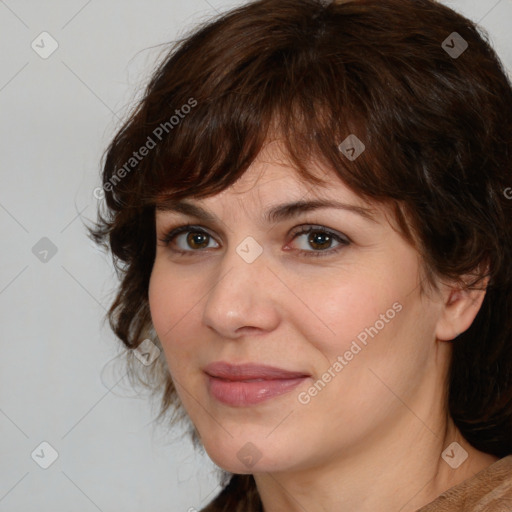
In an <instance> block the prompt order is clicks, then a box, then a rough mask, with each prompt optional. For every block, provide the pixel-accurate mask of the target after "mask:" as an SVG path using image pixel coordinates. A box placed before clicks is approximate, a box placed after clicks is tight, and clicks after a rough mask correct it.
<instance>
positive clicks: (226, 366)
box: [203, 361, 309, 381]
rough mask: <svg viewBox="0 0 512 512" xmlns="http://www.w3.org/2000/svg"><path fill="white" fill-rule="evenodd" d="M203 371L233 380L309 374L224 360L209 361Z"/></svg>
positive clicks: (292, 376)
mask: <svg viewBox="0 0 512 512" xmlns="http://www.w3.org/2000/svg"><path fill="white" fill-rule="evenodd" d="M203 371H204V372H205V373H207V374H208V375H210V376H211V377H217V378H220V379H226V380H233V381H241V380H251V379H264V380H275V379H296V378H299V377H309V375H308V374H306V373H304V372H295V371H290V370H284V369H282V368H276V367H275V366H269V365H265V364H254V363H245V364H231V363H226V362H224V361H217V362H215V363H210V364H209V365H207V366H205V367H204V368H203Z"/></svg>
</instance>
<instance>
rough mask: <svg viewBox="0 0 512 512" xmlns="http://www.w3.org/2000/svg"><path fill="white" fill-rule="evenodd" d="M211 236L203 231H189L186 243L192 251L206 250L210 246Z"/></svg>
mask: <svg viewBox="0 0 512 512" xmlns="http://www.w3.org/2000/svg"><path fill="white" fill-rule="evenodd" d="M209 237H210V235H208V234H207V233H203V232H202V231H189V232H188V234H187V237H186V243H187V244H188V246H189V247H190V248H191V249H204V248H205V247H207V246H208V239H209Z"/></svg>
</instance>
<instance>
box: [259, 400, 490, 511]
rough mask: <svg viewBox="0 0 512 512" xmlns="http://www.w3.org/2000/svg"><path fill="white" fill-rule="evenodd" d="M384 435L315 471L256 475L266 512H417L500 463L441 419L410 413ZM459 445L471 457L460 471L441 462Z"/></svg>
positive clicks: (452, 425)
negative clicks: (432, 420)
mask: <svg viewBox="0 0 512 512" xmlns="http://www.w3.org/2000/svg"><path fill="white" fill-rule="evenodd" d="M423 417H429V418H432V416H431V415H428V414H427V415H425V416H423ZM385 432H386V431H382V432H381V431H379V434H378V436H375V439H366V440H365V443H364V446H362V447H359V448H358V449H351V450H350V451H347V452H344V453H343V454H340V453H337V454H333V455H332V456H331V457H330V458H329V460H326V459H325V458H324V459H322V462H321V463H318V465H316V466H315V467H312V466H310V467H308V468H301V470H297V471H292V472H288V471H287V472H274V473H261V474H255V475H254V478H255V481H256V485H257V488H258V492H259V494H260V497H261V500H262V503H263V510H264V512H304V511H306V510H307V511H308V512H327V511H332V510H337V511H340V512H344V511H353V510H357V511H358V512H374V511H375V510H379V511H382V512H388V511H389V512H391V511H393V512H396V511H397V510H399V511H400V512H414V511H416V510H418V509H419V508H421V507H422V506H424V505H426V504H428V503H430V502H431V501H433V500H434V499H435V498H436V497H437V496H439V494H441V493H443V492H445V491H446V490H448V489H449V488H450V487H453V486H455V485H457V484H459V483H461V482H463V481H464V480H466V479H467V478H470V477H472V476H474V475H475V474H476V473H477V472H478V471H481V470H482V469H484V468H485V467H487V466H489V465H490V464H492V463H493V462H495V461H496V460H497V457H494V456H491V455H488V454H485V453H483V452H480V451H478V450H476V449H475V448H473V447H471V446H470V445H469V444H468V443H467V441H465V439H464V438H463V437H462V435H461V434H460V432H459V431H458V429H457V428H456V427H455V425H454V424H453V422H452V421H451V419H449V418H446V417H444V415H443V414H442V413H440V414H438V417H437V421H436V422H435V424H434V425H429V426H427V425H425V424H424V423H423V422H422V421H421V420H418V417H417V416H415V415H413V414H412V413H411V411H410V410H405V411H404V415H403V416H402V417H401V418H400V420H399V421H398V422H397V421H395V423H394V429H393V430H392V431H390V430H388V431H387V433H385ZM396 433H399V435H396ZM454 441H456V442H457V443H458V444H459V445H461V446H462V447H463V448H464V450H465V451H466V452H468V458H467V459H466V461H465V462H463V463H462V464H461V465H460V466H459V467H458V468H457V469H454V468H452V467H451V466H450V465H449V464H448V463H447V462H445V460H444V459H443V458H442V457H441V453H442V452H443V451H444V450H445V448H447V447H448V446H449V445H450V444H451V443H452V442H454ZM449 455H452V454H451V453H450V454H449ZM454 455H456V454H454Z"/></svg>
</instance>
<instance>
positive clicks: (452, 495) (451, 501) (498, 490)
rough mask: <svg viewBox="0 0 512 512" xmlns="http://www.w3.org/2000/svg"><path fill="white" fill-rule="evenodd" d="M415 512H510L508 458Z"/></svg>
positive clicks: (511, 467) (510, 468) (510, 464)
mask: <svg viewBox="0 0 512 512" xmlns="http://www.w3.org/2000/svg"><path fill="white" fill-rule="evenodd" d="M417 512H512V455H509V456H508V457H504V458H503V459H500V460H498V461H496V462H495V463H494V464H491V465H490V466H488V467H487V468H485V469H484V470H482V471H480V472H479V473H477V474H476V475H475V476H474V477H472V478H469V479H467V480H465V481H464V482H462V483H461V484H459V485H456V486H455V487H452V488H451V489H448V490H447V491H446V492H444V493H443V494H441V495H440V496H438V497H437V498H436V499H435V500H434V501H432V502H431V503H429V504H428V505H425V506H424V507H421V508H420V509H419V510H418V511H417Z"/></svg>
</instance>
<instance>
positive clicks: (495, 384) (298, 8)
mask: <svg viewBox="0 0 512 512" xmlns="http://www.w3.org/2000/svg"><path fill="white" fill-rule="evenodd" d="M454 32H456V33H457V35H455V34H453V33H454ZM464 42H465V43H467V48H465V46H464ZM464 48H465V49H464ZM461 50H463V51H461ZM457 53H458V54H457ZM185 106H188V107H187V108H185ZM172 116H174V119H173V118H172ZM350 134H355V135H356V136H357V138H359V139H360V140H361V141H363V143H364V145H365V148H366V149H365V150H364V152H363V153H362V154H361V155H360V156H359V157H358V158H356V159H355V160H351V159H349V158H347V157H346V155H344V154H343V153H342V152H341V151H340V149H339V147H338V145H339V144H340V143H341V142H342V141H344V140H345V139H346V137H347V136H348V135H350ZM274 136H275V137H279V138H280V139H282V140H283V142H284V143H285V145H286V149H287V151H288V153H289V156H290V158H291V161H292V162H294V164H295V165H296V168H297V171H298V173H299V175H300V177H301V178H303V179H304V180H306V181H307V182H310V183H312V184H315V183H319V181H318V178H316V177H314V176H313V175H312V174H311V173H310V172H308V170H307V166H308V163H310V162H311V161H312V160H314V159H316V160H317V161H320V162H322V163H324V164H326V165H327V166H328V167H329V168H331V169H333V170H334V171H336V173H337V174H338V176H339V178H340V179H341V180H342V181H343V182H344V183H345V184H346V185H347V186H349V187H350V188H351V189H352V190H353V191H355V192H356V193H357V194H359V195H360V196H361V197H363V198H366V199H368V200H371V201H377V202H387V203H390V204H392V205H393V206H394V210H395V212H396V215H397V218H398V220H399V222H400V225H401V227H402V229H403V231H404V234H405V235H406V236H407V237H408V238H409V239H410V240H411V241H414V242H415V245H416V246H417V248H418V251H419V252H420V254H421V255H422V258H423V261H424V266H425V269H426V270H427V275H429V276H430V277H432V276H441V277H444V278H450V279H461V278H462V276H465V275H468V274H471V273H474V274H475V276H476V278H475V280H474V282H472V283H466V284H467V285H468V286H477V285H478V283H479V282H480V281H481V278H482V277H488V278H489V282H488V285H487V292H486V295H485V299H484V301H483V304H482V307H481V309H480V311H479V313H478V315H477V317H476V318H475V320H474V322H473V324H472V325H471V327H470V328H469V329H468V330H467V331H466V332H464V333H463V334H461V335H460V336H459V337H458V338H457V340H456V341H455V342H454V344H453V348H454V350H453V358H452V366H451V370H450V385H449V390H448V393H449V401H448V405H449V412H450V415H451V416H452V418H453V419H454V421H455V424H456V425H457V426H458V427H459V429H460V430H461V432H462V434H463V435H464V437H465V438H466V439H467V440H468V441H469V442H470V443H471V444H472V445H473V446H475V447H476V448H477V449H480V450H482V451H484V452H487V453H492V454H495V455H498V456H505V455H507V454H510V453H511V452H512V314H511V305H512V266H511V265H510V262H511V261H512V222H511V219H512V216H511V208H512V201H511V200H510V199H507V197H505V196H506V194H504V192H505V191H506V190H507V189H508V187H512V173H511V164H512V87H511V84H510V82H509V80H508V79H507V76H506V74H505V72H504V70H503V68H502V65H501V63H500V61H499V59H498V57H497V56H496V54H495V52H494V51H493V49H492V48H491V46H490V44H489V42H488V38H487V36H486V34H485V32H484V31H483V30H482V29H481V28H479V27H477V26H476V25H475V24H474V23H473V22H471V21H470V20H468V19H466V18H464V17H463V16H461V15H459V14H457V13H455V12H454V11H452V10H451V9H449V8H448V7H446V6H444V5H442V4H439V3H437V2H435V1H432V0H415V1H411V0H385V1H383V0H360V1H347V2H331V3H329V2H326V1H320V0H259V1H255V2H251V3H248V4H247V5H244V6H242V7H240V8H237V9H235V10H233V11H231V12H228V13H227V14H224V15H222V16H220V17H218V18H217V19H216V20H214V21H212V22H209V23H207V24H205V25H204V26H202V27H201V28H200V29H197V30H196V31H194V33H192V34H190V35H188V36H187V37H185V38H184V39H183V40H181V41H179V42H178V43H177V44H175V45H174V46H173V47H172V49H171V50H170V53H169V54H168V55H167V56H166V58H165V60H164V61H163V62H162V64H161V65H160V66H159V68H158V69H157V70H156V72H155V74H154V76H153V77H152V79H151V81H150V83H149V85H148V87H147V89H146V91H145V95H144V97H143V99H142V100H141V102H140V104H139V105H138V107H137V109H136V111H135V112H134V113H133V114H132V115H131V116H130V118H129V119H128V121H127V122H126V123H125V125H124V126H123V127H122V129H121V130H120V131H119V132H118V133H117V135H116V136H115V138H114V139H113V141H112V143H111V144H110V146H109V148H108V150H107V151H106V157H105V160H104V167H103V184H104V188H105V203H106V204H105V211H103V212H100V217H99V221H98V223H97V224H96V226H95V227H94V229H92V230H91V233H92V235H93V237H94V239H95V240H96V241H97V242H98V243H103V244H104V245H105V246H107V247H108V248H109V249H110V250H111V251H112V254H113V258H114V261H115V265H116V268H117V269H118V271H119V275H120V277H121V284H120V287H119V290H118V294H117V297H116V299H115V302H114V303H113V305H112V307H111V309H110V312H109V319H110V323H111V326H112V328H113V330H114V331H115V333H116V334H117V336H118V337H119V338H120V339H121V340H122V342H123V343H124V345H125V346H126V347H128V348H134V347H137V346H138V344H139V343H140V342H141V341H142V340H143V339H144V338H147V337H151V339H152V341H153V342H154V343H156V344H158V343H159V342H158V339H157V337H156V336H155V333H154V332H153V330H152V326H151V318H150V313H149V306H148V283H149V278H150V273H151V270H152V265H153V260H154V257H155V226H154V223H155V219H154V212H155V205H156V204H158V201H159V199H161V197H162V195H163V194H164V193H165V194H167V195H168V196H169V197H172V198H175V199H179V198H184V197H196V198H202V197H207V196H210V195H213V194H216V193H218V192H220V191H222V190H224V189H226V188H227V187H229V186H230V185H232V184H233V183H234V182H235V181H236V180H237V179H238V178H239V177H240V176H241V175H242V174H243V173H244V172H245V170H246V169H247V168H248V166H249V165H250V164H251V162H252V161H253V160H254V158H255V157H256V155H257V154H258V153H259V151H260V150H261V148H262V146H263V144H264V143H265V141H267V140H269V138H271V137H274ZM143 146H144V147H146V148H149V149H148V151H144V153H145V156H143V157H140V159H139V158H137V159H136V161H132V160H131V159H133V158H134V151H137V152H138V150H139V148H142V147H143ZM150 146H151V147H150ZM142 153H143V152H142V151H140V154H141V155H142ZM128 162H129V166H127V163H128ZM132 163H133V164H134V165H132ZM135 167H136V168H135ZM123 169H124V172H123V173H121V172H120V170H123ZM120 174H122V176H120ZM510 190H512V189H510ZM405 219H407V222H406V221H405ZM483 268H486V269H487V273H485V272H484V271H482V269H483ZM479 269H480V270H479ZM156 365H157V366H155V365H153V366H150V367H149V372H148V374H147V385H148V386H151V387H152V389H154V391H155V393H157V394H159V396H160V394H161V396H160V397H161V409H160V415H159V418H162V417H163V416H164V414H166V413H167V412H170V411H172V412H173V414H174V415H175V416H174V417H173V419H174V420H176V419H178V418H185V416H186V415H185V413H184V411H183V410H182V406H181V405H180V404H179V402H178V397H177V394H176V391H175V389H174V387H173V384H172V380H171V378H170V376H169V373H168V371H167V369H166V366H165V360H164V358H163V357H161V358H160V359H158V360H157V362H156ZM139 366H140V365H139ZM141 368H142V367H141ZM192 436H193V439H194V440H195V442H196V444H197V443H198V437H197V433H196V432H195V431H194V429H193V427H192ZM225 476H226V478H228V477H231V481H230V483H229V485H228V486H227V487H226V488H225V489H224V491H223V492H222V493H221V495H220V496H218V497H217V499H216V500H214V502H213V503H212V504H210V505H209V506H208V507H207V508H206V509H204V510H207V511H210V512H213V511H228V510H229V511H230V512H233V511H243V512H248V511H257V510H261V503H260V501H259V498H258V494H257V491H256V489H255V484H254V479H253V477H252V476H251V475H234V476H232V475H229V474H227V473H226V474H225Z"/></svg>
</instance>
